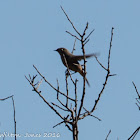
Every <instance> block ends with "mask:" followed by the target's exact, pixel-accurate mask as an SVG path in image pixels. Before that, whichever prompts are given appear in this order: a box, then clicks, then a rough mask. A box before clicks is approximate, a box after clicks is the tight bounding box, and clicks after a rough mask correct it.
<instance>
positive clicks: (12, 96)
mask: <svg viewBox="0 0 140 140" xmlns="http://www.w3.org/2000/svg"><path fill="white" fill-rule="evenodd" d="M13 96H14V95H11V96H8V97H6V98H3V99H0V101H4V100H7V99H9V98H12V97H13Z"/></svg>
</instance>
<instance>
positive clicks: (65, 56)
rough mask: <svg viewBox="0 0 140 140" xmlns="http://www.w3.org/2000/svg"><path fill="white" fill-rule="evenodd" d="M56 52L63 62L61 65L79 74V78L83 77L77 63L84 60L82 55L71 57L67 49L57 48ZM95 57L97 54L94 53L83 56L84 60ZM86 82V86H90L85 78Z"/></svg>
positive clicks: (81, 69)
mask: <svg viewBox="0 0 140 140" xmlns="http://www.w3.org/2000/svg"><path fill="white" fill-rule="evenodd" d="M55 51H57V52H58V53H59V54H60V56H61V60H62V62H63V64H64V65H65V66H66V67H67V66H68V68H69V69H70V70H72V71H74V72H79V73H80V75H81V76H83V77H84V75H85V74H84V72H83V68H82V66H81V65H80V63H79V62H78V61H80V60H82V59H84V56H83V55H73V54H72V53H70V52H69V51H68V50H67V49H65V48H58V49H57V50H55ZM93 56H94V57H96V56H97V54H96V53H92V54H87V55H85V57H86V58H90V57H93ZM86 82H87V84H88V85H89V86H90V84H89V82H88V80H87V78H86Z"/></svg>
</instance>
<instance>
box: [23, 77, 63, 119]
mask: <svg viewBox="0 0 140 140" xmlns="http://www.w3.org/2000/svg"><path fill="white" fill-rule="evenodd" d="M25 78H26V79H27V80H28V81H29V83H30V85H31V86H32V87H33V90H34V91H35V92H36V93H38V95H39V97H40V98H41V99H42V100H43V101H44V102H45V103H46V104H47V105H48V106H49V107H50V108H51V109H52V110H53V111H54V112H55V113H56V114H57V115H58V116H59V117H60V118H61V119H63V120H64V118H63V117H62V116H61V115H60V113H59V112H58V111H57V110H56V109H55V108H54V107H53V106H51V105H50V104H49V102H47V101H46V100H45V98H44V97H43V96H42V95H41V94H40V93H41V91H38V90H37V89H36V88H35V87H34V85H33V83H32V81H30V80H29V79H28V78H27V77H26V76H25Z"/></svg>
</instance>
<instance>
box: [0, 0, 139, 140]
mask: <svg viewBox="0 0 140 140" xmlns="http://www.w3.org/2000/svg"><path fill="white" fill-rule="evenodd" d="M60 5H62V6H63V8H64V9H65V11H66V12H67V14H68V15H69V17H70V19H71V20H72V21H73V23H74V25H75V27H76V28H77V29H78V30H79V32H80V33H82V32H83V30H84V28H85V25H86V22H87V21H88V22H89V29H88V32H87V33H89V32H90V31H91V30H92V29H95V31H94V33H93V34H92V35H91V37H90V42H89V43H88V44H87V45H86V46H85V49H86V53H92V52H99V53H100V56H99V58H98V59H99V60H100V61H101V62H102V63H103V64H104V65H105V66H107V56H108V49H109V43H110V37H111V28H112V27H114V36H113V42H112V45H113V46H112V52H111V64H110V65H111V66H110V70H111V73H112V74H117V76H115V77H110V78H109V80H108V83H107V86H106V89H105V90H104V93H103V95H102V97H101V100H100V102H99V104H98V105H97V109H96V111H95V112H94V115H95V116H97V117H99V118H100V119H101V120H102V121H98V120H96V119H95V118H92V117H87V118H86V119H84V120H81V121H80V122H79V124H78V125H79V139H80V140H85V139H94V140H103V139H105V137H106V135H107V134H108V132H109V130H110V129H111V130H112V132H111V134H110V136H109V138H108V140H117V138H119V140H125V139H128V138H129V137H130V135H131V134H132V133H133V132H134V131H135V130H136V128H137V127H138V126H140V112H139V110H138V108H137V106H136V105H135V102H136V101H135V98H136V97H137V94H136V92H135V89H134V87H133V85H132V81H134V82H135V84H136V86H137V88H138V90H139V91H140V86H139V83H140V77H139V72H140V65H139V60H140V55H139V52H140V42H139V40H140V35H139V33H140V18H139V13H140V8H139V6H140V1H139V0H133V1H132V0H123V1H122V0H117V1H115V0H106V1H105V0H76V1H75V0H71V1H63V0H59V1H54V0H4V1H0V64H1V69H0V71H1V72H0V77H1V78H0V87H1V92H0V98H5V97H7V96H10V95H14V100H15V107H16V121H17V133H18V134H21V135H25V134H26V133H34V134H39V133H41V134H42V135H43V134H44V133H49V132H54V133H56V134H57V133H60V135H61V136H60V138H48V140H49V139H50V140H57V139H58V140H65V139H67V140H71V139H72V134H71V132H70V131H68V129H67V128H66V127H65V126H64V125H61V126H58V127H56V128H54V129H53V128H52V127H53V126H54V125H56V124H57V123H59V122H60V121H61V119H60V118H59V117H58V116H57V115H56V114H55V113H54V112H53V111H52V110H51V109H50V108H49V107H48V106H47V105H46V104H45V103H44V102H43V101H42V99H41V98H39V96H38V95H37V94H36V93H35V92H33V91H32V88H31V86H30V85H29V83H28V82H27V80H26V79H25V77H24V75H27V76H28V74H31V75H33V74H34V75H35V74H36V71H35V69H34V68H33V66H32V65H33V64H34V65H35V66H36V67H37V68H38V69H39V71H40V72H41V73H42V74H43V75H44V76H45V77H46V79H47V80H48V81H50V82H51V83H52V84H53V85H54V86H56V85H57V83H56V79H58V80H59V85H60V89H61V90H62V91H63V92H65V73H64V72H65V69H66V68H65V67H64V66H63V64H62V63H61V60H60V56H59V55H58V54H57V52H54V51H53V50H55V49H57V48H59V47H65V48H67V49H68V50H70V51H71V50H72V48H73V44H74V40H75V39H74V38H73V37H71V36H70V35H69V34H67V33H66V32H65V31H66V30H68V31H70V32H71V33H73V34H75V32H74V30H73V28H72V27H71V25H70V23H69V22H68V20H67V19H66V17H65V15H64V14H63V12H62V10H61V8H60ZM74 54H82V52H81V48H80V43H78V41H77V42H76V51H75V52H74ZM87 72H88V73H87V78H88V80H89V82H90V84H91V87H90V88H89V87H87V88H86V92H87V93H86V98H85V107H86V108H87V109H89V110H90V109H91V108H92V106H93V105H94V102H95V99H96V98H97V97H98V93H99V91H100V90H101V88H102V85H103V83H104V80H105V76H106V72H105V71H104V70H103V69H102V68H101V67H100V66H99V64H98V63H97V62H96V60H95V59H94V58H92V59H89V60H88V63H87ZM73 78H74V79H76V78H77V79H78V80H79V82H78V98H79V99H80V97H81V94H82V90H81V87H82V77H81V76H80V75H79V74H75V75H73ZM37 79H38V80H40V79H41V78H40V77H39V76H38V78H37ZM69 83H70V84H69V85H70V89H71V90H70V95H71V96H73V94H74V92H73V91H74V89H73V87H72V84H71V81H70V80H69ZM40 89H41V90H42V95H43V96H44V97H45V98H46V100H48V101H49V102H51V101H54V102H55V101H56V92H55V91H53V90H52V89H51V88H50V87H49V86H48V85H47V84H45V83H44V82H43V83H42V85H41V86H40ZM3 132H9V133H13V132H14V122H13V108H12V100H11V99H8V100H6V101H4V102H0V133H3ZM11 139H12V138H5V140H11ZM13 139H14V138H13ZM28 139H29V140H45V139H46V138H43V137H41V138H25V137H24V136H22V137H21V138H18V140H28ZM139 139H140V133H139V134H138V135H137V137H136V138H135V140H139ZM0 140H2V138H0Z"/></svg>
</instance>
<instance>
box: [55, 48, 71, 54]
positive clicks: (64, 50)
mask: <svg viewBox="0 0 140 140" xmlns="http://www.w3.org/2000/svg"><path fill="white" fill-rule="evenodd" d="M54 51H57V52H58V53H59V54H60V55H62V54H65V53H67V52H68V50H67V49H65V48H58V49H56V50H54Z"/></svg>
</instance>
